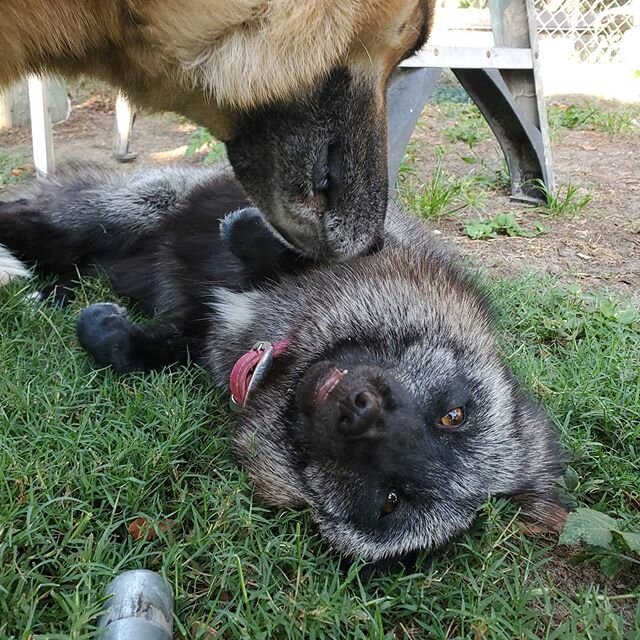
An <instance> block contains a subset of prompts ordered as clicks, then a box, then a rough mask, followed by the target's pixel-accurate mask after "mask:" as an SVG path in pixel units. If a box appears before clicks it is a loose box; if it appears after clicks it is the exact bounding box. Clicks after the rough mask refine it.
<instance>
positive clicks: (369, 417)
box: [338, 389, 380, 438]
mask: <svg viewBox="0 0 640 640" xmlns="http://www.w3.org/2000/svg"><path fill="white" fill-rule="evenodd" d="M379 417H380V399H379V398H378V396H377V395H376V394H375V393H373V392H372V391H370V390H368V389H364V390H358V391H354V392H352V393H351V394H349V395H348V396H347V397H346V398H345V399H344V400H343V401H342V402H341V403H340V416H339V418H338V431H339V432H340V433H341V434H342V435H343V436H345V437H347V438H357V437H359V436H362V435H364V434H365V433H366V432H367V431H368V430H369V429H370V428H371V427H372V426H373V425H374V424H375V423H376V422H377V421H378V418H379Z"/></svg>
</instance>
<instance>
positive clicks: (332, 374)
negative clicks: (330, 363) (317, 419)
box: [314, 367, 347, 407]
mask: <svg viewBox="0 0 640 640" xmlns="http://www.w3.org/2000/svg"><path fill="white" fill-rule="evenodd" d="M346 375H347V371H346V370H344V371H341V370H340V369H336V368H335V367H334V368H333V369H331V371H329V374H328V375H327V377H326V378H323V379H322V380H320V382H318V385H317V387H316V395H315V398H314V400H315V406H316V407H319V406H320V405H321V404H322V403H323V402H324V401H325V400H326V399H327V396H328V395H329V394H330V393H331V392H332V391H333V390H334V389H335V388H336V386H337V385H338V383H339V382H340V381H341V380H342V379H343V378H344V377H345V376H346Z"/></svg>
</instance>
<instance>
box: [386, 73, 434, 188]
mask: <svg viewBox="0 0 640 640" xmlns="http://www.w3.org/2000/svg"><path fill="white" fill-rule="evenodd" d="M441 71H442V70H441V69H422V68H417V69H416V68H398V69H396V70H395V71H394V73H393V76H392V77H391V80H390V82H389V89H388V90H387V114H388V115H387V122H388V131H389V133H388V142H387V146H388V158H389V168H388V170H389V189H390V190H393V188H394V187H395V183H396V177H397V175H398V170H399V169H400V163H401V162H402V158H403V157H404V153H405V150H406V148H407V144H408V143H409V139H410V138H411V134H412V133H413V130H414V129H415V126H416V122H418V118H419V117H420V114H421V113H422V108H423V107H424V105H425V103H426V102H427V100H428V99H429V96H430V95H431V94H432V93H433V90H434V89H435V87H436V84H437V83H438V78H439V77H440V73H441Z"/></svg>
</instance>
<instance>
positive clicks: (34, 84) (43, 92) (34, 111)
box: [29, 76, 56, 177]
mask: <svg viewBox="0 0 640 640" xmlns="http://www.w3.org/2000/svg"><path fill="white" fill-rule="evenodd" d="M29 110H30V112H31V138H32V143H33V164H34V166H35V168H36V173H37V175H38V176H40V177H43V176H46V175H47V174H49V173H53V172H54V171H55V169H56V167H55V159H54V156H53V136H52V132H51V116H50V114H49V97H48V95H47V81H46V80H44V79H43V78H40V77H38V76H29Z"/></svg>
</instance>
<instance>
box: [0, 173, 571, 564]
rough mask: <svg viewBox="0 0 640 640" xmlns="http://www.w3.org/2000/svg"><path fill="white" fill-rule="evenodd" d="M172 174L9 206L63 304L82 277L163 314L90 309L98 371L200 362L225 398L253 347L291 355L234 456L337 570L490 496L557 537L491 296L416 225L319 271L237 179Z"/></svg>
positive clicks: (242, 418)
mask: <svg viewBox="0 0 640 640" xmlns="http://www.w3.org/2000/svg"><path fill="white" fill-rule="evenodd" d="M172 171H173V172H172ZM175 171H177V170H166V171H164V172H156V173H154V174H152V175H151V176H149V177H147V178H145V177H130V178H121V179H116V178H113V177H109V176H105V177H103V178H100V177H99V176H96V175H94V176H93V177H91V178H86V179H84V178H76V179H75V182H74V180H73V179H72V180H71V181H68V180H63V181H62V182H61V184H57V185H49V186H45V187H43V189H42V190H41V191H40V192H38V193H36V194H35V195H33V196H31V197H30V198H27V199H24V200H20V201H16V202H15V203H6V204H4V205H0V243H2V244H4V245H5V246H6V247H8V248H9V249H10V250H11V251H12V252H13V253H14V254H15V255H18V256H20V257H22V258H23V259H24V260H27V261H28V262H29V263H30V264H37V266H38V268H42V269H43V271H44V272H45V273H47V274H52V273H54V274H55V273H60V274H62V275H63V276H64V285H65V287H68V286H69V281H68V277H67V275H66V274H68V273H69V272H70V271H71V270H72V269H73V268H77V269H78V271H79V272H80V273H86V272H96V271H98V272H102V273H105V274H106V275H107V276H108V277H109V278H110V279H111V282H112V284H113V286H114V289H115V290H116V291H118V292H119V293H121V294H124V295H127V296H130V297H131V298H133V299H134V300H136V301H138V303H139V304H140V305H141V306H142V307H143V309H144V310H146V311H147V312H148V313H150V314H151V315H152V316H153V317H152V320H151V321H150V322H148V323H147V324H134V323H132V322H131V321H130V320H129V319H128V317H127V315H126V312H125V311H124V310H123V309H122V308H120V307H117V306H116V305H113V304H109V303H106V304H105V303H100V304H94V305H91V306H90V307H88V308H87V309H85V310H84V311H83V312H82V313H81V315H80V317H79V319H78V336H79V339H80V341H81V343H82V345H83V346H84V347H85V348H86V349H87V350H88V351H89V352H90V353H91V354H92V355H93V357H94V359H95V360H96V361H97V362H98V363H99V364H100V365H110V366H112V367H113V368H114V369H116V370H117V371H120V372H127V371H132V370H147V369H155V368H160V367H164V366H172V365H175V364H182V363H185V362H186V361H187V360H189V359H195V360H197V361H199V362H201V363H202V364H203V366H205V367H206V368H207V369H208V370H209V371H210V372H211V374H212V376H213V378H214V380H215V382H216V383H217V384H219V385H220V386H222V387H223V388H228V384H229V373H230V371H231V369H232V367H233V365H234V363H235V362H236V361H237V360H238V358H239V357H240V356H241V355H242V354H243V353H245V352H246V351H247V350H249V349H250V348H251V347H252V345H253V344H254V343H256V341H258V340H269V341H272V342H276V341H281V340H283V339H286V340H288V346H287V347H286V349H285V352H284V354H283V355H281V356H280V357H278V358H276V359H275V360H274V363H273V367H272V369H271V371H270V372H269V374H268V375H267V376H266V377H265V378H264V379H262V380H261V381H260V384H259V385H258V386H257V387H256V388H255V389H254V390H253V391H252V392H251V395H250V396H249V398H248V400H247V404H246V406H245V408H244V409H243V410H242V411H241V413H240V414H239V421H238V428H237V431H236V432H235V434H234V438H233V442H234V449H235V451H236V453H237V455H238V458H239V459H240V461H241V462H242V464H243V465H244V466H245V467H246V469H247V471H248V472H249V474H250V476H251V477H252V479H253V480H254V482H255V484H256V487H257V490H258V492H259V493H260V495H262V497H263V498H264V500H265V501H267V502H268V503H270V504H274V505H279V506H301V505H309V506H310V507H311V509H312V513H313V517H314V519H315V520H316V522H317V523H318V526H319V527H320V529H321V531H322V532H323V534H324V535H325V536H326V538H327V540H328V541H329V542H330V543H331V544H332V545H333V546H335V547H336V548H337V549H338V550H339V551H341V552H342V553H343V554H345V555H346V556H349V557H362V558H365V559H369V560H374V561H385V562H386V561H389V560H394V559H398V558H402V557H408V556H410V555H411V554H414V553H416V552H417V551H419V550H421V549H425V548H429V549H431V548H437V547H441V546H443V545H444V544H446V543H447V542H448V541H449V540H451V539H452V538H453V537H454V536H455V535H457V534H458V533H460V532H461V531H463V530H465V529H466V528H467V527H468V526H469V525H470V523H471V522H472V521H473V517H474V514H475V513H476V510H477V509H478V508H479V507H480V506H481V505H482V503H483V501H484V500H485V499H486V497H487V495H489V494H497V495H509V496H513V497H515V498H516V499H518V500H519V501H520V502H521V503H522V504H523V506H524V508H525V509H526V510H528V511H529V512H530V513H531V514H533V515H534V516H535V517H536V518H538V519H539V520H541V521H544V522H547V523H550V524H552V525H554V526H556V525H557V524H558V522H560V521H561V519H562V514H563V510H562V508H561V507H559V506H558V500H557V496H556V493H555V488H554V483H555V481H556V479H557V478H558V477H559V475H560V474H561V455H560V449H559V446H558V442H557V434H556V432H555V429H554V428H553V426H552V425H551V423H550V422H549V421H548V419H547V418H546V417H545V416H544V414H543V412H542V411H541V410H540V408H539V407H538V406H537V405H536V404H535V403H534V402H533V401H532V400H531V399H530V398H529V397H528V396H527V395H526V394H524V393H523V392H522V390H521V389H520V388H519V385H518V383H517V381H516V380H515V379H514V377H513V375H512V374H511V372H510V371H509V370H508V368H507V367H506V366H505V365H504V363H503V362H502V360H501V358H500V355H499V349H498V347H497V345H496V342H495V339H494V337H493V329H492V319H491V314H490V312H489V310H488V308H487V304H486V299H485V297H484V295H483V294H482V292H480V291H479V290H478V288H477V287H476V285H475V284H474V283H473V281H472V280H471V279H470V278H469V277H468V276H467V275H466V274H465V273H464V272H463V271H461V269H460V268H459V267H458V266H457V264H456V260H455V258H454V257H452V256H451V255H450V254H449V253H447V252H445V251H443V250H442V248H441V247H440V246H438V245H437V244H436V243H435V242H434V241H433V239H432V238H431V237H430V233H429V231H428V230H427V229H426V228H425V227H424V226H423V225H422V224H421V223H419V222H418V221H415V220H412V219H410V218H408V217H406V216H403V215H402V214H400V212H398V211H396V210H393V209H391V210H390V211H389V220H388V225H387V232H386V238H385V246H384V248H383V249H382V250H381V251H380V252H379V253H377V254H375V255H372V256H367V257H363V258H359V259H357V260H353V261H351V262H349V263H342V264H337V265H327V264H321V263H314V262H313V261H312V260H311V259H310V258H308V257H306V258H302V257H300V256H299V255H298V254H297V253H296V251H294V250H292V249H291V247H290V246H289V245H288V243H287V242H286V241H283V239H282V238H281V237H279V235H278V234H277V233H275V232H274V231H272V229H271V228H270V227H268V226H266V225H265V223H264V221H263V219H262V216H261V214H260V213H259V212H258V211H257V210H256V209H253V208H250V206H249V205H250V203H249V202H248V200H247V199H246V196H245V195H244V192H243V191H242V189H241V188H240V187H239V186H238V185H237V183H236V182H235V181H234V180H233V178H232V177H230V176H229V175H225V174H215V173H212V174H211V175H209V176H203V175H201V174H198V175H195V174H194V175H191V174H190V173H189V172H186V173H185V171H184V170H182V171H179V172H178V173H175ZM177 183H181V184H183V186H184V193H179V192H178V190H177V189H176V187H175V185H176V184H177ZM172 185H173V186H172ZM113 194H115V195H113ZM239 209H241V211H239ZM25 212H26V213H25ZM229 214H230V215H229ZM226 216H229V217H226ZM223 219H224V223H223V224H222V227H221V226H220V221H221V220H223ZM51 243H53V246H52V244H51ZM454 418H455V419H456V420H458V422H455V423H450V422H451V421H452V420H453V419H454ZM443 421H444V422H443Z"/></svg>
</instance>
